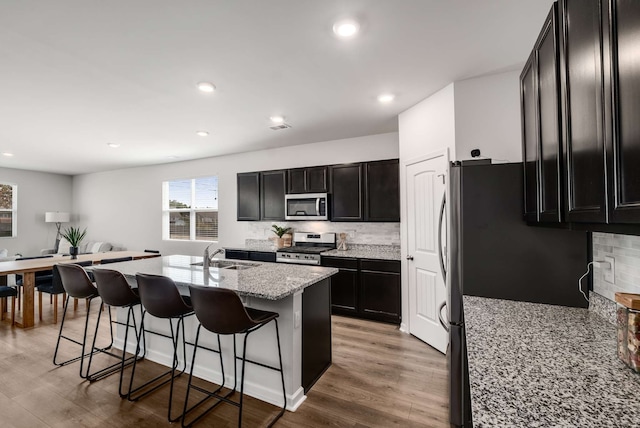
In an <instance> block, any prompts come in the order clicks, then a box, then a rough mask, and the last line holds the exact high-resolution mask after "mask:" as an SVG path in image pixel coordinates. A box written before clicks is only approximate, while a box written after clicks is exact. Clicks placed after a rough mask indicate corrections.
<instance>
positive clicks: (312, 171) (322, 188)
mask: <svg viewBox="0 0 640 428" xmlns="http://www.w3.org/2000/svg"><path fill="white" fill-rule="evenodd" d="M327 169H328V168H327V167H326V166H316V167H311V168H305V174H306V181H305V182H306V191H307V192H309V193H326V192H327V191H328V190H329V186H328V182H327V181H328V180H327V177H328V174H327Z"/></svg>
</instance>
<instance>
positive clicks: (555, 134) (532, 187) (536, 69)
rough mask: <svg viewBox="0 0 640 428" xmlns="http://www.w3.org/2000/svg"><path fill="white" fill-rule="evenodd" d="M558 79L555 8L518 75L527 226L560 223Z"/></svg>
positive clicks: (560, 175)
mask: <svg viewBox="0 0 640 428" xmlns="http://www.w3.org/2000/svg"><path fill="white" fill-rule="evenodd" d="M559 73H560V70H559V61H558V19H557V6H556V4H554V5H553V6H552V8H551V11H550V12H549V15H547V19H546V20H545V22H544V25H543V27H542V31H541V32H540V35H539V36H538V40H537V41H536V44H535V47H534V49H533V52H532V54H531V55H530V57H529V60H528V61H527V63H526V65H525V68H524V70H523V71H522V74H521V75H520V99H521V101H520V102H521V112H522V142H523V147H522V150H523V161H524V182H525V188H524V195H525V200H524V217H525V219H526V220H527V221H542V222H556V223H557V222H560V221H562V187H561V186H562V182H563V181H562V171H563V169H562V165H561V160H562V138H561V112H560V99H559V95H558V94H559V88H560V82H559V79H560V74H559Z"/></svg>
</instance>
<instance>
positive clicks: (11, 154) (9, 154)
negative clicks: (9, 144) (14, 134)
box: [2, 152, 13, 158]
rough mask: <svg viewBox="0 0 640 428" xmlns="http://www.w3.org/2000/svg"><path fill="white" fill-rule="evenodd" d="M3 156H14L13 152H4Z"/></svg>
mask: <svg viewBox="0 0 640 428" xmlns="http://www.w3.org/2000/svg"><path fill="white" fill-rule="evenodd" d="M2 156H6V157H8V158H10V157H11V156H13V153H9V152H3V153H2Z"/></svg>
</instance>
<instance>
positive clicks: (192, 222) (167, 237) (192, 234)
mask: <svg viewBox="0 0 640 428" xmlns="http://www.w3.org/2000/svg"><path fill="white" fill-rule="evenodd" d="M211 177H216V179H218V187H217V189H216V192H217V193H218V201H220V197H219V191H220V182H219V178H218V176H217V175H205V176H200V177H192V178H175V179H172V180H166V181H163V182H162V240H163V241H172V242H211V243H217V242H218V241H219V239H220V235H219V230H218V236H216V239H215V240H209V239H196V216H197V214H198V213H205V212H215V213H218V224H219V221H220V217H219V212H220V207H219V206H218V209H213V208H193V206H194V205H195V204H194V202H195V198H196V180H198V179H201V178H211ZM187 180H188V181H191V204H190V205H191V207H192V208H170V207H169V183H171V182H174V181H187ZM175 212H186V213H189V239H175V238H171V224H170V219H171V213H175Z"/></svg>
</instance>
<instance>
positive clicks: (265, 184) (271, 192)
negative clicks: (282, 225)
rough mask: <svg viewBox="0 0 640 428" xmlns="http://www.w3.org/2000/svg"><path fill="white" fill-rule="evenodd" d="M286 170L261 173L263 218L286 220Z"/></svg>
mask: <svg viewBox="0 0 640 428" xmlns="http://www.w3.org/2000/svg"><path fill="white" fill-rule="evenodd" d="M286 172H287V171H286V170H280V171H267V172H261V173H260V207H261V210H260V211H261V218H262V220H284V194H285V191H286V181H287V180H286Z"/></svg>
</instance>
